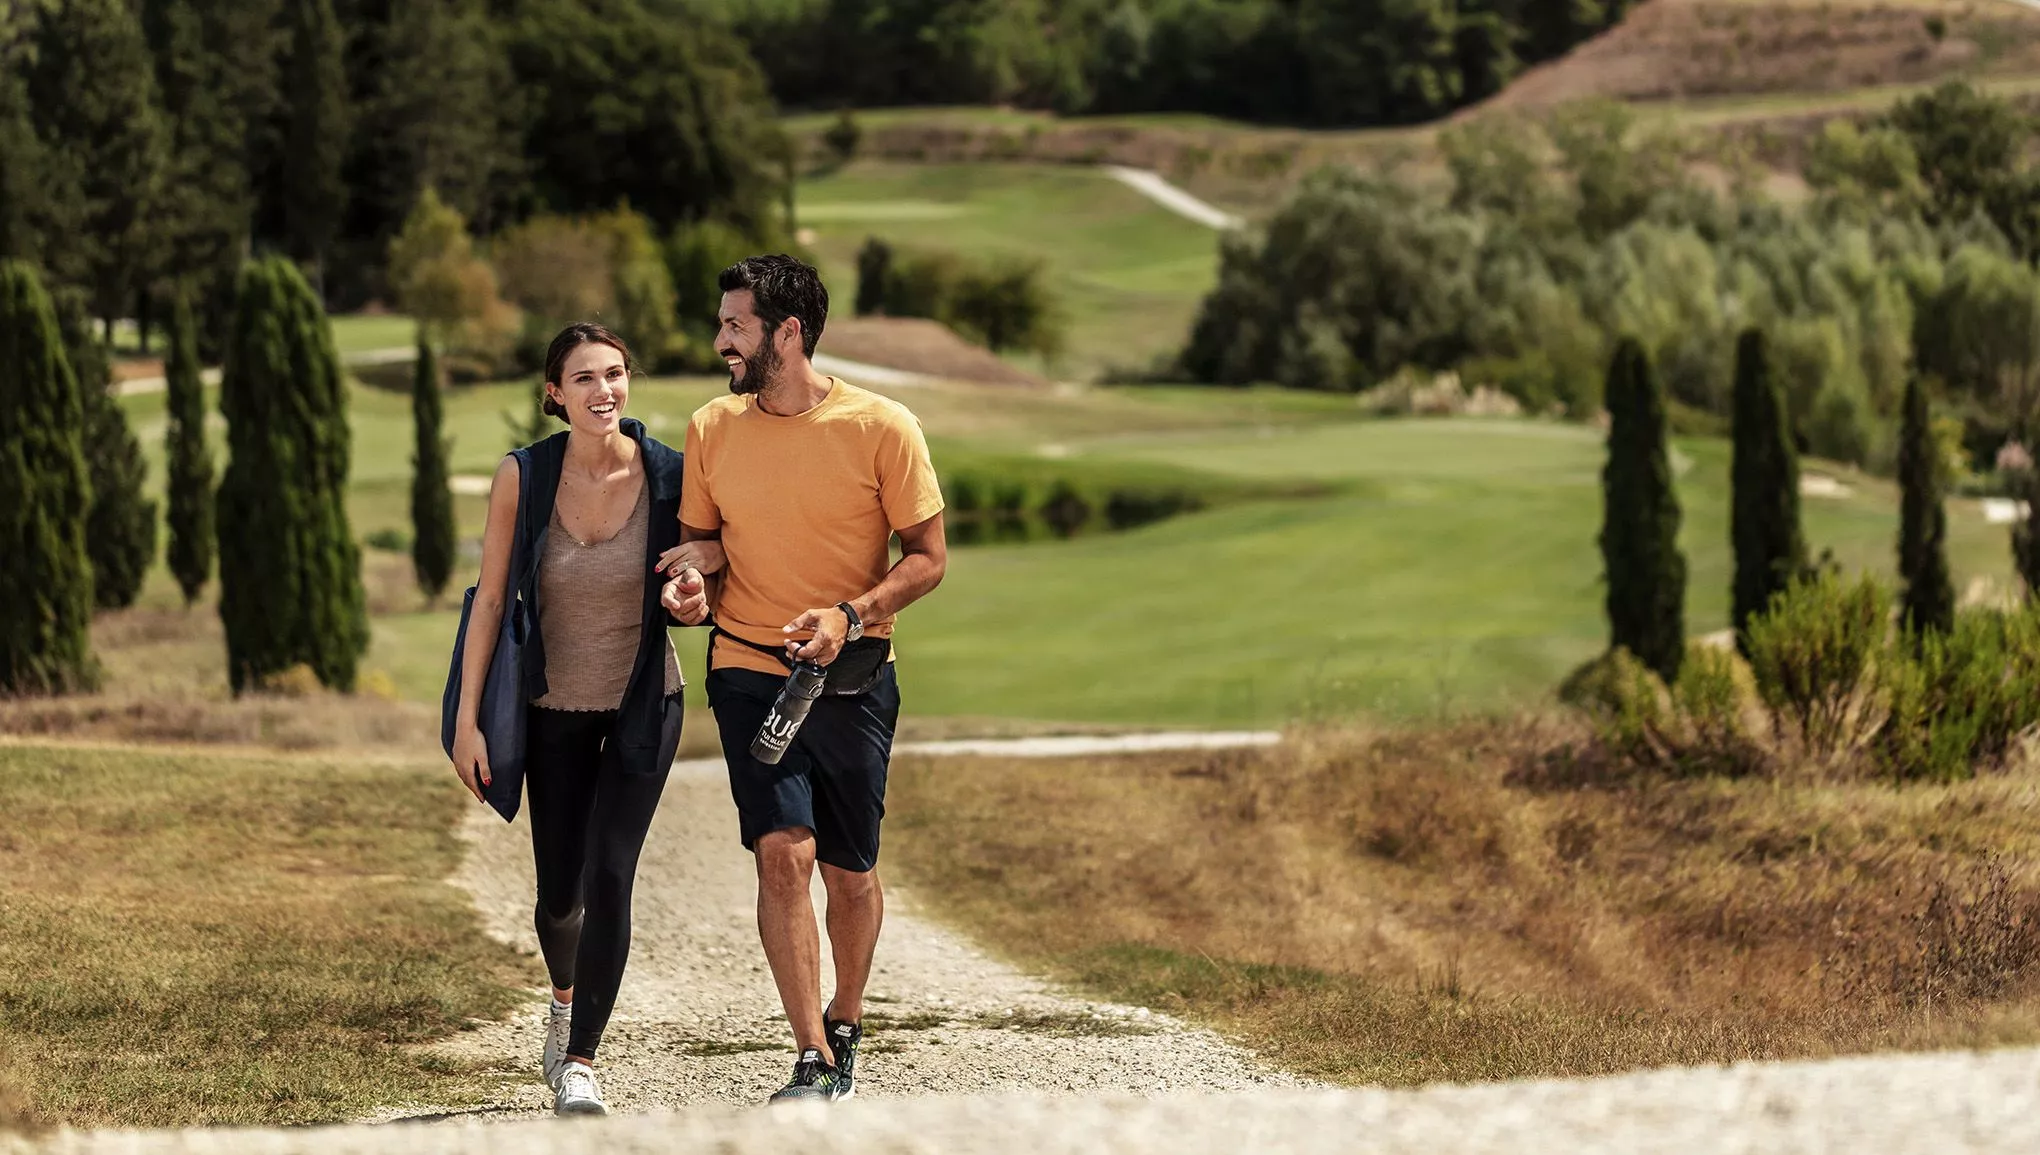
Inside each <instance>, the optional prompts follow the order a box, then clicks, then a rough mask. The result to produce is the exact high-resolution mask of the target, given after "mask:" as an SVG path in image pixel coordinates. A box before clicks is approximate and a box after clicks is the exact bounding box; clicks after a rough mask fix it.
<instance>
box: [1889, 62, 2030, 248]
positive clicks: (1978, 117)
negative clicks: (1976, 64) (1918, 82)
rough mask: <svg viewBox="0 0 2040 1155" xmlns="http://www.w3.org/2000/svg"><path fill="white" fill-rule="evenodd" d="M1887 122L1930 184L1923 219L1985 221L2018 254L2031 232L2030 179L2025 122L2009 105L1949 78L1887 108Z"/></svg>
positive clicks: (2026, 245) (2008, 102) (2022, 114)
mask: <svg viewBox="0 0 2040 1155" xmlns="http://www.w3.org/2000/svg"><path fill="white" fill-rule="evenodd" d="M1886 119H1887V122H1888V123H1890V124H1891V125H1892V126H1893V127H1895V128H1897V129H1898V130H1899V131H1900V132H1903V133H1904V134H1905V135H1906V137H1907V138H1908V139H1909V140H1910V141H1911V142H1912V147H1913V153H1914V155H1915V156H1916V157H1917V158H1918V159H1919V173H1920V177H1921V179H1922V180H1924V181H1925V182H1926V186H1927V210H1928V219H1929V220H1931V221H1933V222H1935V223H1946V224H1957V223H1960V222H1962V221H1965V220H1967V219H1969V218H1970V217H1973V216H1975V215H1977V214H1979V213H1980V214H1983V215H1985V216H1988V217H1989V218H1990V219H1991V221H1992V222H1993V223H1995V224H1996V225H1997V227H1998V229H1999V230H2000V231H2002V232H2003V233H2004V234H2005V236H2006V237H2007V238H2009V239H2010V240H2011V241H2012V243H2013V245H2014V246H2015V247H2017V248H2018V249H2019V251H2020V252H2021V253H2025V254H2029V255H2030V254H2031V253H2032V251H2033V247H2034V245H2035V243H2036V241H2040V236H2036V235H2035V230H2034V228H2033V217H2032V212H2033V206H2032V204H2031V200H2032V181H2031V180H2030V179H2029V178H2028V175H2027V173H2026V172H2025V170H2024V168H2023V165H2022V157H2023V153H2024V150H2025V148H2026V144H2027V141H2028V139H2029V138H2030V136H2031V133H2032V126H2031V123H2030V120H2029V118H2028V117H2027V116H2026V115H2025V114H2024V113H2022V112H2020V111H2019V110H2018V109H2017V108H2014V107H2013V106H2012V104H2011V102H2010V101H2007V100H2005V99H2004V98H2002V97H1999V96H1995V95H1993V94H1990V93H1987V92H1982V91H1979V90H1978V89H1976V88H1975V87H1974V86H1972V85H1970V84H1968V83H1966V82H1963V81H1959V80H1951V81H1948V82H1947V83H1945V84H1943V85H1941V86H1940V87H1938V88H1936V89H1934V90H1933V91H1931V92H1923V93H1921V94H1920V95H1918V96H1915V97H1913V98H1911V99H1909V100H1902V101H1900V102H1899V103H1898V104H1896V105H1894V106H1893V107H1892V110H1891V112H1890V113H1889V114H1888V116H1887V118H1886Z"/></svg>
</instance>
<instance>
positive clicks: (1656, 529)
mask: <svg viewBox="0 0 2040 1155" xmlns="http://www.w3.org/2000/svg"><path fill="white" fill-rule="evenodd" d="M1605 396H1606V397H1607V405H1608V417H1609V420H1610V425H1609V428H1608V464H1607V466H1606V467H1605V468H1604V469H1603V470H1602V471H1601V494H1602V503H1603V509H1604V511H1605V520H1604V521H1603V523H1602V527H1601V538H1600V541H1601V558H1602V564H1603V565H1604V566H1605V567H1606V570H1605V576H1606V580H1607V583H1608V602H1607V605H1608V621H1609V625H1610V626H1611V635H1610V646H1611V648H1613V647H1619V648H1621V649H1626V650H1628V651H1629V652H1630V653H1632V654H1634V655H1635V656H1636V658H1637V660H1639V661H1641V662H1642V663H1643V664H1644V665H1646V666H1649V667H1650V668H1651V669H1652V670H1654V671H1656V672H1657V674H1658V676H1659V677H1661V678H1663V679H1664V680H1665V681H1666V682H1667V683H1671V682H1674V681H1677V680H1678V676H1679V664H1680V662H1681V661H1683V660H1684V658H1685V653H1686V558H1685V555H1684V554H1681V553H1680V552H1679V540H1678V539H1679V518H1680V514H1679V499H1678V495H1677V494H1676V493H1674V492H1673V490H1672V466H1671V460H1670V457H1669V454H1668V453H1667V451H1666V447H1665V398H1664V393H1663V391H1662V390H1661V389H1660V388H1659V387H1658V383H1657V377H1656V375H1655V374H1654V373H1652V372H1651V367H1650V358H1649V356H1648V355H1647V354H1646V353H1644V351H1643V346H1642V345H1641V344H1639V343H1638V342H1637V341H1636V340H1635V339H1634V338H1629V337H1625V338H1623V339H1622V341H1621V342H1620V343H1618V344H1617V345H1616V347H1615V359H1614V362H1613V363H1612V364H1611V365H1610V366H1609V369H1608V384H1607V387H1606V390H1605Z"/></svg>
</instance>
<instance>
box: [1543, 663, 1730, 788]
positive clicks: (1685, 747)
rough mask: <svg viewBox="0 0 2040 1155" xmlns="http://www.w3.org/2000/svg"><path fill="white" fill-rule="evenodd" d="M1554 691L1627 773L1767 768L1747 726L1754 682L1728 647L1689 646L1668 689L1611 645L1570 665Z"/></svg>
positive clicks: (1680, 773) (1603, 753)
mask: <svg viewBox="0 0 2040 1155" xmlns="http://www.w3.org/2000/svg"><path fill="white" fill-rule="evenodd" d="M1559 696H1560V698H1561V699H1563V700H1565V701H1567V702H1568V703H1570V704H1572V705H1574V706H1576V707H1578V708H1579V709H1581V710H1583V711H1584V712H1585V713H1586V714H1587V717H1588V719H1589V722H1590V724H1591V725H1592V727H1593V732H1594V739H1595V745H1596V747H1597V748H1598V752H1599V753H1600V755H1601V756H1603V757H1612V758H1613V759H1614V760H1615V762H1616V763H1617V764H1618V765H1619V766H1621V767H1622V768H1623V769H1625V770H1627V771H1630V772H1634V771H1638V770H1642V771H1649V772H1653V773H1660V774H1670V775H1674V776H1681V777H1686V776H1698V775H1708V774H1719V775H1724V776H1728V777H1744V776H1747V775H1752V774H1758V773H1762V772H1763V771H1765V770H1766V769H1767V768H1768V767H1769V766H1770V754H1769V752H1768V751H1766V750H1765V748H1764V747H1763V745H1762V743H1761V742H1760V741H1759V740H1758V738H1757V737H1756V736H1755V735H1754V734H1753V733H1752V732H1751V726H1750V724H1749V718H1750V715H1751V714H1752V713H1753V710H1752V706H1753V699H1754V687H1753V685H1752V684H1751V681H1750V677H1749V673H1748V670H1747V667H1744V666H1743V665H1742V663H1741V661H1740V660H1739V659H1738V658H1737V657H1736V655H1735V653H1734V651H1732V650H1722V649H1717V648H1714V647H1712V646H1704V645H1695V646H1691V647H1689V648H1688V650H1687V654H1686V659H1685V661H1683V662H1682V663H1681V664H1680V667H1679V678H1678V681H1677V682H1676V683H1675V684H1674V685H1672V686H1671V687H1670V688H1667V687H1666V686H1665V684H1664V681H1663V680H1662V679H1661V678H1659V677H1658V675H1657V674H1656V672H1654V671H1653V670H1651V668H1650V667H1649V666H1646V665H1644V664H1643V662H1642V661H1640V660H1638V659H1637V658H1636V656H1635V655H1633V654H1631V653H1630V652H1629V651H1628V650H1626V649H1622V648H1620V647H1617V648H1615V649H1614V650H1611V651H1609V652H1608V653H1606V654H1603V655H1601V656H1600V657H1598V658H1595V659H1594V660H1593V661H1591V662H1588V663H1587V664H1585V665H1584V666H1581V667H1580V668H1579V669H1578V670H1575V671H1574V672H1573V674H1572V675H1571V676H1570V677H1569V678H1567V679H1566V683H1565V685H1564V686H1562V687H1561V688H1560V692H1559Z"/></svg>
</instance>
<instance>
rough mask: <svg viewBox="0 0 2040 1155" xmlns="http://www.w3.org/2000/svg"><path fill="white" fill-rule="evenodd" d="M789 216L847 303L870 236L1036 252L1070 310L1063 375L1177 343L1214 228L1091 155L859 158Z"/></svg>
mask: <svg viewBox="0 0 2040 1155" xmlns="http://www.w3.org/2000/svg"><path fill="white" fill-rule="evenodd" d="M798 217H799V220H800V224H801V226H802V227H803V228H808V229H813V230H814V232H815V236H816V239H815V242H814V246H813V247H814V249H815V251H816V254H817V255H818V256H819V257H820V259H821V262H822V269H823V273H824V275H825V276H826V277H827V278H828V282H829V284H830V285H831V286H832V288H833V289H834V291H835V297H836V299H837V300H839V301H842V302H844V303H845V304H847V303H848V302H849V300H850V298H851V297H853V296H854V293H855V288H856V283H857V281H856V267H857V266H856V256H857V250H858V248H859V247H860V246H862V245H863V244H864V241H865V238H867V237H870V236H879V237H883V238H885V239H886V240H888V241H890V242H892V243H893V244H895V245H897V246H905V247H913V246H916V245H920V246H931V247H941V248H948V249H954V250H956V251H959V252H963V253H966V254H969V255H972V256H986V255H990V254H1010V255H1012V256H1016V257H1038V258H1041V259H1042V260H1044V261H1046V262H1047V264H1048V268H1049V271H1050V274H1051V279H1052V283H1053V284H1054V286H1055V289H1056V296H1057V298H1058V301H1059V303H1060V304H1061V306H1062V307H1063V309H1064V310H1065V312H1066V314H1067V317H1068V322H1069V348H1068V352H1067V354H1066V357H1065V364H1064V365H1063V366H1062V368H1063V371H1064V372H1065V373H1068V374H1070V375H1073V376H1085V375H1088V374H1089V373H1091V372H1093V371H1095V370H1098V369H1101V368H1104V367H1106V366H1110V365H1124V366H1145V365H1147V364H1148V363H1149V362H1150V361H1151V360H1152V359H1153V358H1154V356H1155V355H1156V354H1158V353H1163V352H1167V351H1171V350H1174V349H1177V348H1180V347H1181V346H1182V343H1183V339H1184V336H1185V335H1186V333H1187V331H1188V326H1189V324H1190V320H1191V318H1192V317H1193V316H1194V314H1195V312H1196V309H1197V304H1198V302H1199V301H1200V300H1202V299H1203V296H1204V294H1205V293H1206V292H1207V291H1208V290H1209V289H1210V288H1211V285H1212V283H1213V281H1214V278H1215V277H1216V275H1217V260H1216V254H1217V251H1218V234H1217V233H1215V232H1213V231H1212V230H1211V229H1209V228H1206V227H1204V226H1203V225H1199V224H1195V223H1193V222H1191V221H1187V220H1184V219H1183V218H1181V217H1179V216H1176V215H1175V214H1174V213H1171V212H1169V211H1168V210H1166V209H1163V208H1162V207H1161V206H1159V205H1157V204H1155V203H1154V202H1152V201H1150V200H1148V199H1147V198H1146V197H1143V196H1141V195H1140V194H1139V193H1136V192H1134V191H1133V190H1131V189H1129V188H1126V187H1125V186H1123V185H1121V184H1119V183H1118V182H1116V181H1114V180H1112V179H1111V178H1110V177H1108V176H1106V175H1105V174H1103V173H1101V172H1098V171H1095V170H1093V169H1089V168H1081V167H1069V166H1053V165H1023V164H973V165H907V164H885V163H875V162H874V163H863V164H856V165H852V166H850V167H848V168H846V169H843V170H840V171H838V172H835V173H832V174H829V175H827V176H823V177H818V178H813V179H809V180H806V181H803V182H802V183H801V186H800V190H799V201H798ZM839 307H841V306H839Z"/></svg>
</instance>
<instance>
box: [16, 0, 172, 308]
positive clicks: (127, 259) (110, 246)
mask: <svg viewBox="0 0 2040 1155" xmlns="http://www.w3.org/2000/svg"><path fill="white" fill-rule="evenodd" d="M34 49H35V55H34V60H33V62H32V64H31V66H30V68H29V70H28V97H29V102H30V107H31V108H32V109H33V110H34V111H33V116H34V119H35V122H36V132H37V135H38V137H39V138H40V140H41V142H42V161H43V172H42V179H43V180H44V181H45V182H46V187H47V189H48V192H47V194H46V195H48V196H51V197H56V198H63V199H67V200H69V201H70V204H71V208H70V216H71V220H70V221H69V222H68V224H69V225H70V227H68V228H66V229H64V230H62V231H61V232H53V233H50V234H48V235H46V236H45V237H44V243H45V253H44V260H45V264H46V265H47V267H48V268H49V269H50V270H51V271H52V273H53V275H54V276H55V277H57V278H58V279H59V280H61V281H64V282H67V283H69V284H72V285H75V286H77V287H79V288H82V289H84V290H85V291H86V292H87V293H88V294H89V296H90V300H91V304H92V308H93V311H94V312H95V313H96V314H97V315H98V316H100V317H103V318H107V319H109V321H110V319H111V318H113V317H115V316H118V315H120V314H122V313H124V312H125V311H126V307H127V306H128V304H129V303H131V302H132V301H133V299H134V293H135V292H136V291H137V290H138V289H140V288H141V287H142V285H143V282H144V281H145V279H146V277H147V275H148V274H149V272H150V271H151V270H153V269H154V268H155V266H156V262H157V259H158V258H157V255H156V250H157V248H158V246H159V243H160V239H161V238H160V235H159V233H158V232H157V231H156V227H155V222H154V214H155V211H156V200H157V197H158V195H159V194H160V193H161V191H162V188H163V180H164V173H165V168H166V165H167V163H168V155H169V154H168V143H169V142H168V137H167V134H166V133H165V132H164V126H163V120H162V116H161V113H160V110H159V109H158V107H157V103H156V80H155V72H154V69H153V67H152V62H151V60H150V57H149V50H148V45H147V44H146V43H145V41H144V40H143V37H142V26H141V21H140V20H139V19H138V18H137V16H136V14H135V11H134V9H133V8H132V7H131V6H130V5H129V3H128V0H64V2H63V3H59V4H49V5H46V6H44V7H43V8H42V15H41V18H40V23H39V26H38V29H37V33H36V36H35V42H34Z"/></svg>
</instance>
